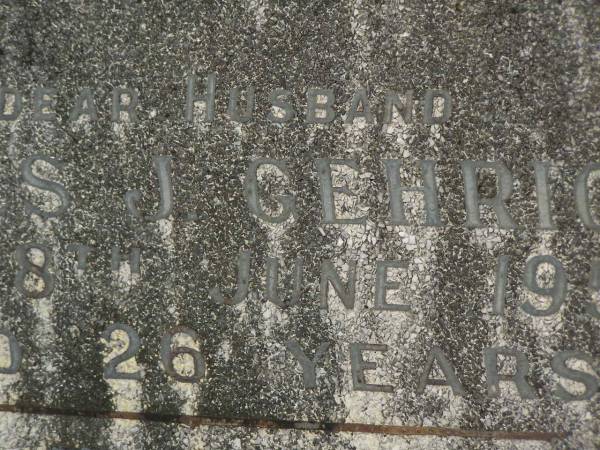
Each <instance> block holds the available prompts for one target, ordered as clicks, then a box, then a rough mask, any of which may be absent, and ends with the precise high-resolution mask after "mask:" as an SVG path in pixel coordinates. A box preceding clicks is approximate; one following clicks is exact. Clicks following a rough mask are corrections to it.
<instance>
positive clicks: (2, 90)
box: [0, 87, 23, 120]
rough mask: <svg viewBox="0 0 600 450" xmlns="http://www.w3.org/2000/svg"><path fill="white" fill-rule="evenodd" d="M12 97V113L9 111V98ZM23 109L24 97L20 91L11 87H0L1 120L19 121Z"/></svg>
mask: <svg viewBox="0 0 600 450" xmlns="http://www.w3.org/2000/svg"><path fill="white" fill-rule="evenodd" d="M8 96H11V97H12V99H13V100H12V109H11V112H8V111H7V106H8V104H9V102H8V100H7V97H8ZM22 109H23V96H22V95H21V93H20V92H19V91H17V90H16V89H13V88H9V87H0V120H17V118H18V117H19V114H21V111H22Z"/></svg>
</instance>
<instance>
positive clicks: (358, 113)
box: [344, 89, 373, 125]
mask: <svg viewBox="0 0 600 450" xmlns="http://www.w3.org/2000/svg"><path fill="white" fill-rule="evenodd" d="M359 106H361V107H362V108H361V109H360V110H359ZM357 117H364V118H365V120H366V122H367V123H373V114H371V108H370V107H369V97H368V95H367V90H366V89H358V90H357V91H356V92H355V93H354V96H353V97H352V103H351V104H350V109H349V110H348V113H347V114H346V120H345V121H344V123H345V124H350V125H351V124H353V123H354V119H356V118H357Z"/></svg>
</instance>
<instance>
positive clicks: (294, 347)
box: [285, 340, 329, 389]
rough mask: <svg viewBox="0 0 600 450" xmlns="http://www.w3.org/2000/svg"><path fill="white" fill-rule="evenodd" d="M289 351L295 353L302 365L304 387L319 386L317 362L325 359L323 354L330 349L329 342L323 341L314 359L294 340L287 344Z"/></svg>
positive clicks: (312, 387)
mask: <svg viewBox="0 0 600 450" xmlns="http://www.w3.org/2000/svg"><path fill="white" fill-rule="evenodd" d="M285 346H286V348H287V349H288V351H289V352H290V353H291V354H292V355H294V358H296V361H298V364H300V367H302V379H303V380H304V387H305V388H306V389H314V388H316V387H317V363H318V362H320V361H321V360H322V359H323V356H324V355H325V353H326V352H327V350H328V349H329V343H328V342H322V343H321V344H320V345H319V347H318V348H317V350H316V351H315V355H314V357H313V359H310V358H309V357H308V356H306V354H305V353H304V351H303V350H302V347H300V344H298V342H296V341H294V340H289V341H287V342H286V344H285Z"/></svg>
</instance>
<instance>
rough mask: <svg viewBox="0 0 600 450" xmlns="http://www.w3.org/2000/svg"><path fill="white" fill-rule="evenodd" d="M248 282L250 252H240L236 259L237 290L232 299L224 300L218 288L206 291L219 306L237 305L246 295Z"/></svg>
mask: <svg viewBox="0 0 600 450" xmlns="http://www.w3.org/2000/svg"><path fill="white" fill-rule="evenodd" d="M249 282H250V252H249V251H243V252H240V256H239V257H238V275H237V290H236V291H235V295H234V296H233V298H225V297H223V294H222V293H221V289H220V288H219V287H218V286H215V287H213V288H212V289H211V290H210V291H208V295H209V296H210V298H211V299H212V300H213V301H214V302H215V303H217V304H219V305H223V304H225V305H237V304H239V303H242V302H243V301H244V300H245V299H246V296H247V295H248V284H249Z"/></svg>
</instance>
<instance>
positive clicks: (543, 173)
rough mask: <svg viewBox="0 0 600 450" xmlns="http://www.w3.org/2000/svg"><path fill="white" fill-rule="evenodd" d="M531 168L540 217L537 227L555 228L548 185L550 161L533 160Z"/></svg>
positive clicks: (541, 228)
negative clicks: (533, 174)
mask: <svg viewBox="0 0 600 450" xmlns="http://www.w3.org/2000/svg"><path fill="white" fill-rule="evenodd" d="M533 169H534V173H535V193H536V197H537V204H538V212H539V218H540V224H539V227H538V228H539V229H540V230H556V225H555V224H554V221H553V220H552V194H551V193H550V188H549V187H548V183H549V172H550V163H548V162H544V161H534V162H533Z"/></svg>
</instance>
